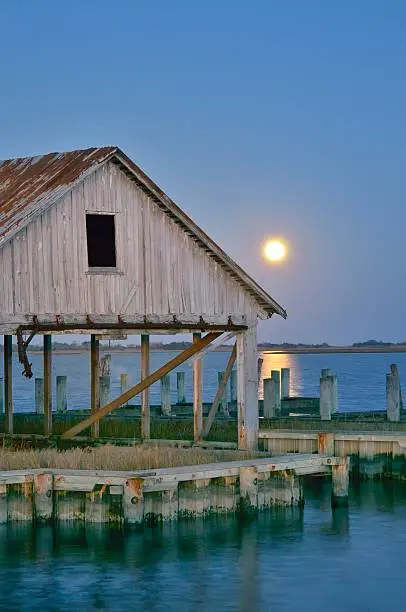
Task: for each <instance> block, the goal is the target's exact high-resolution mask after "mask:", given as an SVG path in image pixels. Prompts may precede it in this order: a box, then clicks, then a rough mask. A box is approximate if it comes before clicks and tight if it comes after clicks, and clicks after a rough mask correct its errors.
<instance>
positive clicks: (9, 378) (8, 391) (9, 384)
mask: <svg viewBox="0 0 406 612" xmlns="http://www.w3.org/2000/svg"><path fill="white" fill-rule="evenodd" d="M4 431H5V432H6V433H8V434H12V433H13V337H12V336H4Z"/></svg>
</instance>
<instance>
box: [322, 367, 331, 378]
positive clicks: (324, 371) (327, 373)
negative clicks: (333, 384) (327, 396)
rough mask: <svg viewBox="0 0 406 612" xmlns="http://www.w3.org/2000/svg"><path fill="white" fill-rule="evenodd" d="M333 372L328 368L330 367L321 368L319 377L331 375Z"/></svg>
mask: <svg viewBox="0 0 406 612" xmlns="http://www.w3.org/2000/svg"><path fill="white" fill-rule="evenodd" d="M332 375H333V372H332V371H331V370H330V368H322V370H321V377H322V378H326V376H332Z"/></svg>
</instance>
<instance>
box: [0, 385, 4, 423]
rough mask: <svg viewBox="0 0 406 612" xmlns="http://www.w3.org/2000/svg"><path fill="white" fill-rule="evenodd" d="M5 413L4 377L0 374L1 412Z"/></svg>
mask: <svg viewBox="0 0 406 612" xmlns="http://www.w3.org/2000/svg"><path fill="white" fill-rule="evenodd" d="M3 413H4V385H3V379H2V378H1V376H0V414H3Z"/></svg>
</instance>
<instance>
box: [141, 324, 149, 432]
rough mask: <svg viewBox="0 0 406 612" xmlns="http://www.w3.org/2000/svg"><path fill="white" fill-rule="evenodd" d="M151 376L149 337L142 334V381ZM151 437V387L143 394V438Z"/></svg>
mask: <svg viewBox="0 0 406 612" xmlns="http://www.w3.org/2000/svg"><path fill="white" fill-rule="evenodd" d="M148 376H149V336H148V335H147V334H141V380H144V379H145V378H148ZM150 437H151V415H150V409H149V387H147V388H146V389H144V391H143V392H142V393H141V438H142V439H143V440H148V439H149V438H150Z"/></svg>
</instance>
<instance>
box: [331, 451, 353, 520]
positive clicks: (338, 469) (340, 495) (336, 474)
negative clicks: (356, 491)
mask: <svg viewBox="0 0 406 612" xmlns="http://www.w3.org/2000/svg"><path fill="white" fill-rule="evenodd" d="M331 470H332V472H331V477H332V482H333V491H332V496H331V504H332V506H333V508H338V507H343V506H348V485H349V474H350V458H349V457H340V461H339V463H338V464H337V465H332V466H331Z"/></svg>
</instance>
